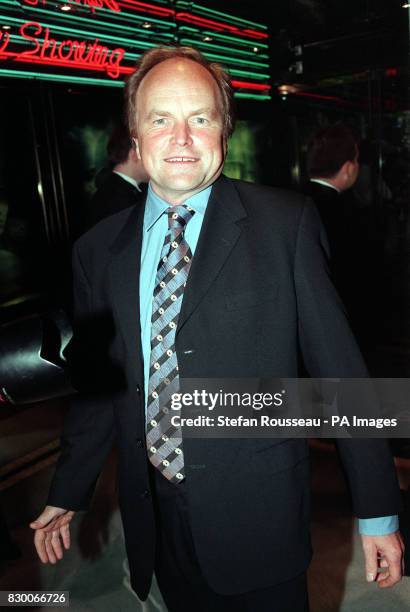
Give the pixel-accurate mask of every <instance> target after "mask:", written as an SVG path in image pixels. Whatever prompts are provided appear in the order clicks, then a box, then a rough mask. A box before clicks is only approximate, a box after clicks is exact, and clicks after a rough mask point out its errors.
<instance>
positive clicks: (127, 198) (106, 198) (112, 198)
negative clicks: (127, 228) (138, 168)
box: [89, 171, 147, 227]
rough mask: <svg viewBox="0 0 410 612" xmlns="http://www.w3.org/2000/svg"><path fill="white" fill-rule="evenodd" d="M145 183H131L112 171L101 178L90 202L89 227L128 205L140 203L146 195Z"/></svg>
mask: <svg viewBox="0 0 410 612" xmlns="http://www.w3.org/2000/svg"><path fill="white" fill-rule="evenodd" d="M146 192H147V187H146V183H141V184H138V187H137V186H136V185H133V184H132V183H130V182H129V181H127V180H126V179H124V178H123V177H122V176H120V175H119V174H117V173H116V172H114V171H110V172H109V174H108V175H105V176H104V178H103V179H102V181H101V183H100V185H99V187H98V189H97V191H96V192H95V194H94V195H93V197H92V199H91V202H90V222H89V227H92V226H94V225H95V224H96V223H98V222H99V221H101V219H105V218H106V217H109V216H110V215H113V214H114V213H116V212H119V211H120V210H124V209H125V208H129V207H130V206H134V205H135V204H136V205H141V204H142V203H143V202H144V200H145V196H146Z"/></svg>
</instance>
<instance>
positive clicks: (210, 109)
mask: <svg viewBox="0 0 410 612" xmlns="http://www.w3.org/2000/svg"><path fill="white" fill-rule="evenodd" d="M206 114H208V115H211V116H215V115H217V114H218V110H217V109H216V108H214V107H212V106H203V107H202V108H198V109H197V110H194V111H193V112H192V113H190V115H191V116H193V115H206Z"/></svg>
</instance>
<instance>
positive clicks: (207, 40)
mask: <svg viewBox="0 0 410 612" xmlns="http://www.w3.org/2000/svg"><path fill="white" fill-rule="evenodd" d="M202 40H203V41H204V42H211V40H212V38H211V36H204V37H203V39H202Z"/></svg>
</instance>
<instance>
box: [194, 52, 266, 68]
mask: <svg viewBox="0 0 410 612" xmlns="http://www.w3.org/2000/svg"><path fill="white" fill-rule="evenodd" d="M204 55H205V56H206V57H209V58H211V59H219V60H225V61H227V62H234V63H236V64H245V65H246V66H260V67H261V68H269V64H261V63H260V62H251V61H247V60H242V59H237V58H236V57H226V56H225V55H219V54H216V53H207V52H206V53H204Z"/></svg>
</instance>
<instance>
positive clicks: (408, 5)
mask: <svg viewBox="0 0 410 612" xmlns="http://www.w3.org/2000/svg"><path fill="white" fill-rule="evenodd" d="M401 6H402V8H410V4H409V3H408V2H406V4H402V5H401Z"/></svg>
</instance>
